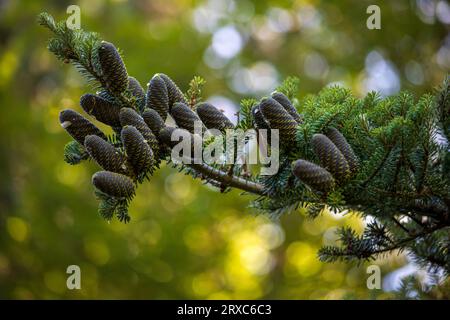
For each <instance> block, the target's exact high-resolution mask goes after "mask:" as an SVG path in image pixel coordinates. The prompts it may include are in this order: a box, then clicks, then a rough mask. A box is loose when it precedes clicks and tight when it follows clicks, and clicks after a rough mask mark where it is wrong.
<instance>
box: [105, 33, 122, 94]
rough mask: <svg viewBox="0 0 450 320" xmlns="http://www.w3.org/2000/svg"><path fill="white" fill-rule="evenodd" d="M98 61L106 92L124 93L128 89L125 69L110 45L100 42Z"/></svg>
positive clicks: (115, 50) (114, 49)
mask: <svg viewBox="0 0 450 320" xmlns="http://www.w3.org/2000/svg"><path fill="white" fill-rule="evenodd" d="M98 61H99V63H100V67H101V70H102V77H103V79H104V80H105V84H106V86H107V88H108V90H110V91H111V92H113V93H116V94H120V93H122V92H123V91H125V90H126V89H127V88H128V74H127V69H126V68H125V64H124V63H123V61H122V58H121V57H120V54H119V52H118V51H117V49H116V47H114V45H113V44H112V43H109V42H106V41H102V43H101V44H100V47H99V48H98Z"/></svg>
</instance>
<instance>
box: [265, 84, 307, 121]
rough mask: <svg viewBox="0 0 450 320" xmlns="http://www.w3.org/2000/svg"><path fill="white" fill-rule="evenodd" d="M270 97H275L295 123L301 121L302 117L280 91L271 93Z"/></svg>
mask: <svg viewBox="0 0 450 320" xmlns="http://www.w3.org/2000/svg"><path fill="white" fill-rule="evenodd" d="M272 98H273V99H275V100H276V101H277V102H278V103H279V104H281V106H282V107H283V108H284V109H285V110H286V111H287V112H288V113H289V114H290V115H291V116H292V118H294V120H295V121H297V123H302V117H301V116H300V114H299V113H298V112H297V109H295V107H294V106H293V104H292V103H291V101H290V100H289V98H288V97H286V96H285V95H284V94H283V93H281V92H275V93H272Z"/></svg>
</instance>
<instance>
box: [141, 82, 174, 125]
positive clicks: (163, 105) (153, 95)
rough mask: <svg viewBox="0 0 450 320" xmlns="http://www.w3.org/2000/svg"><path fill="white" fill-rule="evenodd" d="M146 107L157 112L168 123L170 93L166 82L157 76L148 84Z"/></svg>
mask: <svg viewBox="0 0 450 320" xmlns="http://www.w3.org/2000/svg"><path fill="white" fill-rule="evenodd" d="M145 107H146V108H148V109H153V110H156V111H157V112H158V113H159V115H160V116H161V118H162V119H163V120H164V121H166V119H167V114H168V112H169V93H168V90H167V86H166V82H165V81H164V80H163V78H161V76H159V75H155V76H154V77H153V78H152V79H151V80H150V82H149V84H148V88H147V96H146V102H145Z"/></svg>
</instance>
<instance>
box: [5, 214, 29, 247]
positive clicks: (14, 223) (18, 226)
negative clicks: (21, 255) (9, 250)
mask: <svg viewBox="0 0 450 320" xmlns="http://www.w3.org/2000/svg"><path fill="white" fill-rule="evenodd" d="M6 228H7V230H8V233H9V235H10V236H11V238H13V239H14V240H16V241H17V242H24V241H25V240H27V238H28V224H27V223H26V222H25V221H24V220H23V219H21V218H18V217H10V218H8V220H6Z"/></svg>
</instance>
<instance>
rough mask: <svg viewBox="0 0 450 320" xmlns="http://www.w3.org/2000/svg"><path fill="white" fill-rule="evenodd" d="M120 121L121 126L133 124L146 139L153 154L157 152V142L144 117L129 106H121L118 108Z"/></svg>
mask: <svg viewBox="0 0 450 320" xmlns="http://www.w3.org/2000/svg"><path fill="white" fill-rule="evenodd" d="M120 123H121V124H122V127H124V126H133V127H135V128H136V129H137V130H138V131H139V132H140V133H141V134H142V136H143V137H144V139H145V140H146V141H147V143H148V145H149V146H150V148H151V149H152V151H153V152H154V154H155V156H157V155H158V152H159V144H158V140H157V139H156V137H155V135H154V134H153V132H152V130H150V128H149V127H148V126H147V124H146V123H145V121H144V119H143V118H142V117H141V116H140V115H139V114H138V113H137V112H136V111H134V110H133V109H131V108H122V109H121V110H120Z"/></svg>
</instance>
